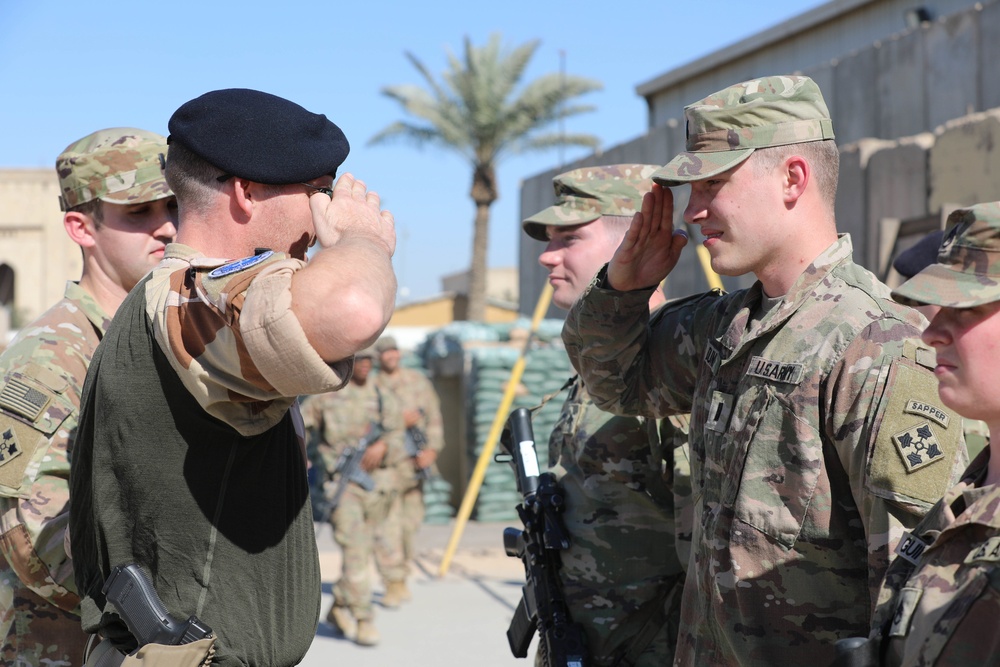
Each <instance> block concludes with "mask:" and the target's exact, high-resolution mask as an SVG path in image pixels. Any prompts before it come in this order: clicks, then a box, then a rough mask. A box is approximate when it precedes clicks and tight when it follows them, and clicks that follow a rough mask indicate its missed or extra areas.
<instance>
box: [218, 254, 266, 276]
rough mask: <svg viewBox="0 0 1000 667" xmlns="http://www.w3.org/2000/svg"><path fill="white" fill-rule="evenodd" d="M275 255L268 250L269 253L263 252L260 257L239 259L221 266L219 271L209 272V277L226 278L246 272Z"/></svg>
mask: <svg viewBox="0 0 1000 667" xmlns="http://www.w3.org/2000/svg"><path fill="white" fill-rule="evenodd" d="M273 254H274V251H273V250H268V251H267V252H262V253H261V254H259V255H254V256H253V257H244V258H243V259H238V260H236V261H235V262H230V263H229V264H226V265H225V266H220V267H219V268H217V269H213V270H212V271H209V273H208V277H209V278H224V277H225V276H228V275H229V274H231V273H237V272H239V271H244V270H246V269H249V268H250V267H251V266H256V265H257V264H260V263H261V262H263V261H264V260H266V259H267V258H268V257H270V256H271V255H273Z"/></svg>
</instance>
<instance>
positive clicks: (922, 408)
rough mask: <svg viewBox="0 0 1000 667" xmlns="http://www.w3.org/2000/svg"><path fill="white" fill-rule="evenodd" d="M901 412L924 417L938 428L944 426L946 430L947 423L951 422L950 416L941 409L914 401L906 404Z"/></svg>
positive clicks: (911, 400)
mask: <svg viewBox="0 0 1000 667" xmlns="http://www.w3.org/2000/svg"><path fill="white" fill-rule="evenodd" d="M903 412H908V413H910V414H911V415H921V416H922V417H926V418H927V419H930V420H931V421H933V422H937V423H938V424H939V425H940V426H944V427H945V428H948V423H949V422H950V421H951V415H949V414H948V413H947V412H945V411H944V410H942V409H941V408H939V407H937V406H934V405H931V404H930V403H924V402H923V401H915V400H913V399H910V400H908V401H907V402H906V407H905V408H903Z"/></svg>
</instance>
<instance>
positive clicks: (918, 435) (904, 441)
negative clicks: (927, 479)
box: [892, 422, 944, 472]
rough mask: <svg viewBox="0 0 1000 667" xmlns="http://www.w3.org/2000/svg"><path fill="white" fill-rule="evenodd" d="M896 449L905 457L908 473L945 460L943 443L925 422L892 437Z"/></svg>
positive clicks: (904, 462) (904, 461) (904, 463)
mask: <svg viewBox="0 0 1000 667" xmlns="http://www.w3.org/2000/svg"><path fill="white" fill-rule="evenodd" d="M892 441H893V442H894V443H896V449H898V450H899V454H900V456H902V457H903V465H904V466H906V471H907V472H913V471H915V470H919V469H920V468H923V467H924V466H928V465H930V464H932V463H934V462H935V461H938V460H940V459H943V458H944V452H943V451H942V450H941V443H939V442H938V439H937V436H935V435H934V431H933V430H932V429H931V425H930V424H929V423H928V422H923V423H922V424H918V425H916V426H913V427H911V428H908V429H906V430H905V431H900V432H899V433H896V434H895V435H893V436H892Z"/></svg>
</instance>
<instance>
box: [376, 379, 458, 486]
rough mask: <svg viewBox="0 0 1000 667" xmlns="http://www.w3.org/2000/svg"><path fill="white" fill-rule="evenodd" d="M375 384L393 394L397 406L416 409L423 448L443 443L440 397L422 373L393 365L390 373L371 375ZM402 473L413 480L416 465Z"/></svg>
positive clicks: (435, 447)
mask: <svg viewBox="0 0 1000 667" xmlns="http://www.w3.org/2000/svg"><path fill="white" fill-rule="evenodd" d="M374 381H375V384H376V386H378V387H379V388H380V389H382V390H383V391H385V392H386V393H390V394H392V395H393V396H395V397H396V399H397V400H398V402H399V404H400V409H401V410H420V411H421V413H422V416H421V418H420V423H418V424H417V427H418V428H420V429H421V430H422V431H423V432H424V435H425V436H427V449H433V450H434V451H436V452H438V453H440V452H441V449H442V448H443V447H444V422H443V420H442V418H441V401H440V399H439V398H438V394H437V391H436V390H435V389H434V385H433V384H431V381H430V380H429V379H428V378H427V376H426V375H424V374H423V373H421V372H420V371H418V370H416V369H414V368H403V367H400V368H397V369H396V371H395V372H394V373H392V374H389V373H378V374H376V375H375V377H374ZM403 472H405V473H406V479H404V480H403V481H405V482H413V481H415V480H416V469H414V468H413V467H412V466H411V467H410V470H409V471H407V470H405V469H402V468H401V473H403Z"/></svg>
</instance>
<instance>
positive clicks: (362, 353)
mask: <svg viewBox="0 0 1000 667" xmlns="http://www.w3.org/2000/svg"><path fill="white" fill-rule="evenodd" d="M377 356H378V353H377V352H376V351H375V346H374V345H369V346H368V347H366V348H365V349H363V350H358V351H357V352H355V353H354V358H355V359H374V358H375V357H377Z"/></svg>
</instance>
